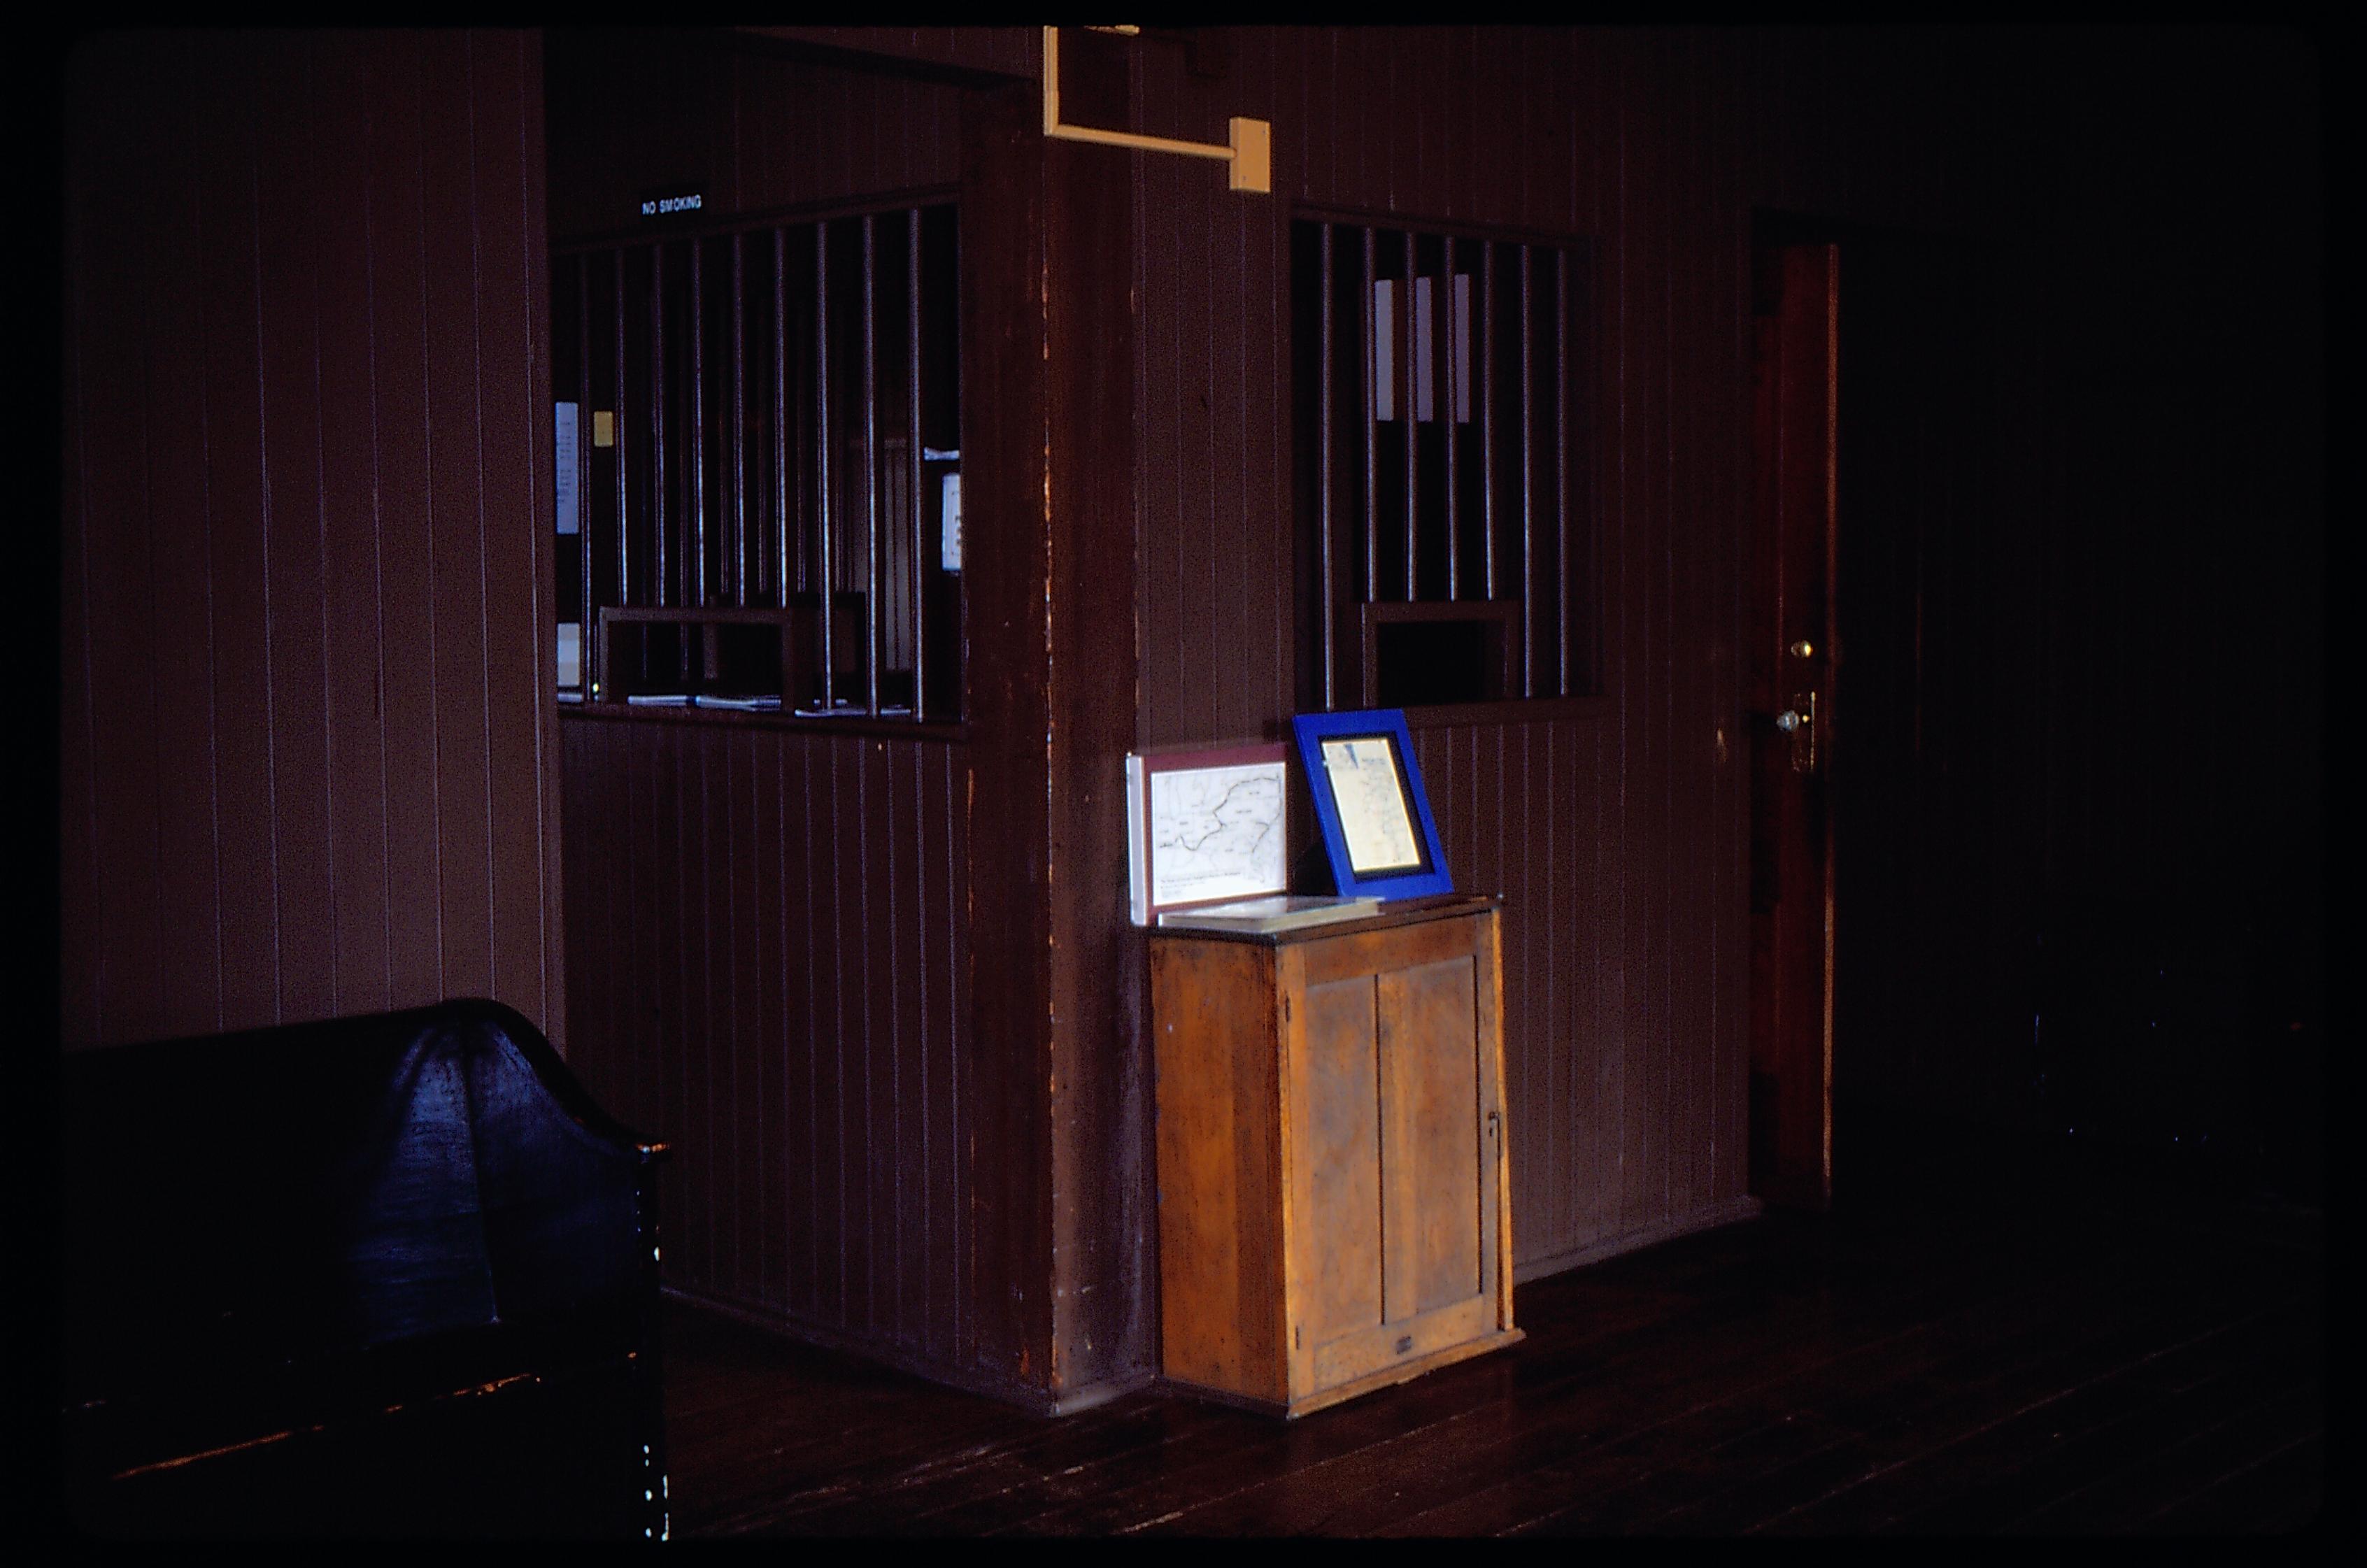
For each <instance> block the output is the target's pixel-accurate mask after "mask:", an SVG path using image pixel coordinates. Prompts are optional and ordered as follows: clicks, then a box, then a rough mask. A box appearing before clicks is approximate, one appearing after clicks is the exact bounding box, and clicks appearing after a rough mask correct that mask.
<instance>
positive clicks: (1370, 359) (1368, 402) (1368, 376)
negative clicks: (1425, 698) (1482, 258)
mask: <svg viewBox="0 0 2367 1568" xmlns="http://www.w3.org/2000/svg"><path fill="white" fill-rule="evenodd" d="M1375 244H1376V240H1375V239H1374V237H1373V231H1371V230H1370V229H1367V230H1365V248H1364V257H1365V287H1364V290H1363V292H1362V293H1361V294H1359V295H1358V298H1359V299H1362V300H1363V301H1364V315H1365V352H1364V353H1363V354H1362V355H1358V358H1359V360H1360V361H1361V362H1362V364H1363V367H1364V374H1365V443H1364V445H1365V603H1366V604H1371V603H1372V602H1373V601H1375V600H1376V599H1378V598H1379V597H1380V596H1381V523H1380V510H1379V509H1380V462H1379V447H1380V426H1379V424H1378V423H1377V421H1378V419H1379V410H1378V409H1377V408H1376V406H1375V405H1376V399H1377V395H1378V393H1377V389H1376V385H1375V384H1376V381H1377V380H1378V379H1379V376H1380V370H1379V367H1378V366H1377V365H1376V362H1375V361H1376V355H1377V354H1378V353H1379V352H1380V351H1379V346H1378V345H1379V344H1380V342H1381V331H1382V322H1383V321H1384V320H1385V319H1386V318H1384V317H1383V316H1382V315H1381V313H1380V304H1379V301H1378V299H1377V297H1376V294H1375V292H1374V288H1373V270H1374V269H1373V247H1374V245H1375Z"/></svg>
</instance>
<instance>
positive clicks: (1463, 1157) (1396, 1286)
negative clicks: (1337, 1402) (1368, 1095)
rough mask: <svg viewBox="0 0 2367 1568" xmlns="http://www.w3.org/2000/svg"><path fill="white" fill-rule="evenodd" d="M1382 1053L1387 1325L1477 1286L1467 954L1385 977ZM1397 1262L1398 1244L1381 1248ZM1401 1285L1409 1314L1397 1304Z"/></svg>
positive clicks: (1481, 1233) (1475, 1118)
mask: <svg viewBox="0 0 2367 1568" xmlns="http://www.w3.org/2000/svg"><path fill="white" fill-rule="evenodd" d="M1380 992H1381V995H1380V1004H1381V1037H1382V1060H1383V1065H1384V1067H1385V1069H1386V1076H1385V1078H1384V1080H1383V1081H1384V1083H1385V1084H1386V1086H1387V1090H1386V1092H1387V1094H1388V1096H1389V1097H1390V1099H1391V1100H1393V1101H1394V1103H1393V1104H1392V1105H1391V1107H1390V1108H1389V1111H1388V1113H1387V1126H1388V1127H1389V1129H1390V1131H1391V1132H1392V1133H1394V1134H1397V1136H1398V1138H1399V1144H1398V1146H1396V1147H1394V1148H1391V1147H1388V1146H1387V1145H1384V1146H1383V1148H1382V1150H1381V1165H1382V1171H1383V1179H1385V1180H1386V1181H1387V1183H1388V1187H1389V1191H1390V1196H1391V1198H1392V1199H1393V1200H1394V1201H1392V1202H1391V1203H1390V1205H1389V1206H1388V1208H1387V1210H1385V1211H1384V1215H1383V1224H1384V1225H1385V1226H1387V1228H1390V1229H1393V1230H1397V1231H1399V1233H1400V1234H1402V1235H1403V1236H1404V1239H1405V1255H1404V1263H1403V1267H1404V1268H1405V1269H1406V1274H1405V1275H1404V1276H1402V1277H1401V1276H1399V1275H1397V1274H1394V1273H1393V1274H1392V1275H1391V1276H1390V1278H1389V1280H1388V1281H1387V1285H1386V1286H1385V1287H1384V1289H1385V1291H1386V1292H1387V1294H1388V1296H1389V1298H1390V1299H1389V1303H1388V1315H1389V1318H1390V1320H1391V1321H1392V1322H1394V1321H1396V1320H1397V1319H1399V1318H1400V1317H1404V1316H1408V1315H1411V1314H1418V1313H1425V1312H1430V1311H1433V1310H1434V1309H1436V1308H1439V1307H1443V1306H1448V1305H1452V1304H1454V1303H1458V1302H1462V1301H1466V1300H1468V1299H1469V1298H1470V1297H1472V1296H1476V1295H1478V1294H1479V1293H1480V1292H1481V1291H1482V1290H1483V1288H1484V1281H1483V1279H1482V1273H1481V1267H1480V1257H1481V1252H1482V1249H1483V1247H1484V1246H1485V1244H1486V1242H1487V1241H1488V1240H1489V1226H1488V1225H1487V1224H1485V1223H1484V1222H1485V1219H1486V1216H1485V1215H1483V1214H1482V1213H1481V1211H1480V1160H1481V1154H1482V1150H1481V1146H1480V1136H1479V1131H1480V1125H1479V1124H1480V1106H1479V1090H1480V1074H1479V1046H1478V1041H1479V1032H1478V1013H1477V1010H1476V1007H1475V1002H1476V999H1477V996H1478V990H1477V976H1476V975H1475V974H1474V971H1473V965H1472V961H1471V959H1470V958H1469V957H1468V956H1463V957H1457V958H1453V959H1447V960H1444V961H1443V962H1440V963H1435V964H1421V965H1420V966H1419V967H1416V968H1410V969H1400V970H1397V971H1395V972H1393V973H1391V974H1387V975H1384V976H1381V980H1380ZM1389 1255H1390V1261H1391V1262H1392V1263H1397V1262H1398V1261H1399V1256H1400V1255H1399V1248H1398V1247H1390V1248H1389ZM1400 1291H1402V1292H1403V1297H1402V1299H1403V1300H1404V1303H1405V1305H1406V1306H1407V1307H1408V1308H1409V1309H1410V1310H1409V1311H1400V1310H1399V1301H1400V1299H1401V1298H1400V1294H1399V1292H1400Z"/></svg>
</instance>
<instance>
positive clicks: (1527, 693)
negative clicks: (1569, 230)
mask: <svg viewBox="0 0 2367 1568" xmlns="http://www.w3.org/2000/svg"><path fill="white" fill-rule="evenodd" d="M1291 267H1292V309H1291V321H1292V328H1291V331H1292V349H1293V356H1294V370H1295V384H1296V397H1297V408H1296V411H1295V420H1296V430H1297V440H1296V442H1295V444H1294V445H1295V462H1296V468H1297V476H1296V478H1297V499H1298V516H1299V520H1300V524H1299V537H1298V561H1299V570H1298V581H1299V584H1300V595H1299V615H1298V624H1299V626H1300V637H1299V644H1300V646H1299V660H1298V669H1299V680H1298V688H1299V690H1298V699H1299V705H1300V706H1301V707H1302V708H1322V709H1327V710H1330V709H1342V708H1357V707H1418V706H1425V705H1457V704H1471V703H1494V702H1506V701H1515V700H1521V699H1530V698H1541V697H1568V696H1580V695H1586V694H1591V693H1592V692H1593V691H1595V690H1596V681H1595V663H1596V660H1595V652H1594V649H1595V641H1594V638H1595V632H1596V628H1595V626H1594V625H1593V617H1592V616H1591V614H1590V613H1589V610H1590V606H1591V603H1592V592H1593V589H1592V577H1593V569H1592V563H1593V533H1592V528H1591V522H1590V519H1591V508H1590V506H1589V505H1588V502H1587V484H1586V480H1587V475H1586V472H1585V470H1584V468H1583V467H1582V465H1581V463H1580V446H1579V411H1578V408H1577V398H1578V394H1579V390H1580V386H1581V365H1580V355H1581V353H1582V350H1583V338H1582V334H1581V332H1580V325H1581V323H1582V322H1583V321H1584V320H1585V319H1586V313H1585V309H1584V303H1583V301H1584V298H1585V293H1586V288H1587V276H1586V270H1585V265H1584V258H1583V255H1582V254H1580V253H1579V252H1577V251H1575V250H1574V249H1572V248H1570V247H1567V246H1557V245H1552V244H1546V243H1534V242H1528V241H1523V240H1515V239H1510V238H1499V237H1489V236H1485V235H1477V236H1475V235H1468V234H1453V233H1445V232H1434V231H1415V230H1409V229H1395V228H1377V227H1374V226H1372V225H1369V224H1360V223H1353V222H1333V221H1328V220H1316V219H1300V220H1296V221H1294V222H1293V224H1292V244H1291Z"/></svg>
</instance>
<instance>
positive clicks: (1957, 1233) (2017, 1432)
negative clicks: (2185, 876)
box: [666, 1178, 2326, 1537]
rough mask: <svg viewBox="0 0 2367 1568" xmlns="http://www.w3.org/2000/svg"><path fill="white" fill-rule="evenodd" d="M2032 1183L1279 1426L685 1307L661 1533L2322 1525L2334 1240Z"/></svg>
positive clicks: (1717, 1236) (1584, 1304) (1778, 1244)
mask: <svg viewBox="0 0 2367 1568" xmlns="http://www.w3.org/2000/svg"><path fill="white" fill-rule="evenodd" d="M2049 1180H2052V1178H2050V1179H2049ZM2046 1185H2047V1183H2045V1182H2041V1183H2039V1184H2037V1186H2036V1187H2035V1188H2033V1185H2032V1184H2029V1183H2025V1184H2024V1185H2023V1186H2022V1188H2020V1189H2018V1190H2017V1191H2016V1192H2015V1193H2014V1194H2012V1195H2002V1196H2001V1195H1999V1193H1997V1192H1994V1191H1984V1190H1979V1188H1978V1187H1977V1185H1976V1188H1975V1189H1973V1190H1965V1189H1964V1188H1962V1187H1957V1188H1951V1189H1947V1190H1931V1189H1927V1188H1923V1187H1919V1186H1917V1185H1916V1184H1915V1183H1912V1182H1908V1183H1903V1184H1898V1185H1894V1186H1891V1187H1889V1188H1888V1189H1887V1190H1886V1193H1885V1200H1886V1201H1878V1202H1877V1201H1866V1202H1863V1203H1861V1204H1860V1205H1859V1206H1857V1207H1856V1208H1855V1209H1852V1208H1850V1207H1848V1206H1844V1207H1843V1208H1842V1209H1841V1210H1840V1211H1839V1212H1838V1213H1835V1214H1833V1215H1831V1216H1825V1217H1810V1216H1803V1215H1794V1214H1780V1213H1778V1214H1770V1215H1768V1216H1766V1217H1763V1218H1761V1219H1759V1220H1755V1221H1751V1222H1749V1223H1746V1224H1738V1225H1733V1226H1728V1227H1727V1228H1725V1229H1723V1230H1719V1231H1716V1232H1711V1233H1707V1234H1703V1235H1694V1236H1690V1237H1686V1238H1683V1239H1681V1240H1678V1241H1675V1242H1671V1243H1668V1244H1666V1245H1663V1246H1660V1247H1653V1248H1650V1249H1648V1250H1647V1251H1643V1252H1640V1253H1635V1254H1630V1255H1627V1256H1625V1257H1623V1258H1614V1259H1613V1260H1611V1261H1609V1262H1606V1263H1602V1264H1598V1265H1596V1266H1594V1267H1591V1268H1588V1269H1578V1270H1575V1271H1573V1272H1570V1273H1567V1274H1563V1275H1559V1276H1557V1277H1555V1278H1552V1279H1548V1280H1538V1281H1536V1282H1535V1283H1532V1284H1529V1285H1524V1286H1523V1287H1521V1288H1520V1290H1519V1292H1518V1294H1517V1297H1516V1300H1515V1314H1516V1317H1517V1319H1518V1321H1519V1322H1520V1324H1521V1325H1522V1326H1523V1328H1525V1329H1526V1330H1527V1331H1528V1335H1529V1337H1528V1339H1527V1340H1526V1341H1525V1342H1524V1343H1523V1344H1521V1345H1518V1346H1515V1347H1513V1348H1511V1349H1510V1350H1507V1351H1505V1352H1503V1353H1501V1354H1499V1355H1495V1356H1491V1357H1486V1358H1482V1359H1478V1360H1476V1361H1470V1362H1466V1363H1464V1364H1462V1365H1460V1366H1456V1367H1452V1368H1448V1369H1446V1370H1444V1371H1439V1372H1436V1373H1433V1374H1432V1375H1431V1376H1429V1377H1427V1378H1423V1379H1421V1380H1418V1381H1416V1382H1411V1383H1408V1384H1405V1385H1403V1386H1401V1387H1399V1388H1396V1389H1392V1390H1388V1391H1386V1392H1384V1393H1377V1394H1374V1395H1371V1396H1368V1397H1366V1398H1364V1399H1362V1400H1358V1401H1354V1402H1353V1403H1351V1404H1346V1405H1342V1406H1338V1407H1335V1408H1333V1409H1331V1410H1327V1411H1324V1412H1321V1413H1319V1414H1318V1415H1316V1416H1310V1417H1308V1418H1307V1419H1305V1420H1303V1421H1300V1422H1297V1423H1294V1424H1290V1425H1287V1426H1285V1425H1283V1424H1281V1423H1277V1422H1274V1421H1269V1420H1265V1419H1263V1418H1260V1417H1256V1416H1248V1415H1244V1414H1242V1413H1240V1412H1237V1411H1233V1410H1228V1409H1221V1408H1217V1407H1213V1406H1208V1405H1204V1404H1196V1403H1193V1402H1191V1401H1188V1400H1184V1399H1181V1398H1176V1397H1172V1396H1168V1395H1164V1394H1162V1393H1157V1392H1146V1393H1138V1394H1135V1395H1131V1396H1129V1397H1127V1398H1125V1399H1123V1400H1120V1401H1117V1402H1116V1403H1113V1404H1108V1405H1104V1406H1103V1407H1101V1408H1099V1409H1096V1410H1092V1411H1088V1412H1085V1413H1083V1414H1082V1415H1077V1416H1068V1417H1065V1418H1062V1419H1059V1420H1050V1419H1044V1418H1039V1417H1036V1416H1029V1415H1026V1414H1024V1413H1021V1412H1018V1411H1014V1410H1013V1409H1011V1408H1009V1407H1007V1406H1004V1405H1001V1404H996V1403H994V1402H992V1401H990V1400H987V1399H983V1398H978V1397H973V1396H971V1395H968V1394H965V1393H956V1392H951V1391H948V1390H946V1389H943V1388H939V1387H936V1386H934V1385H932V1384H929V1383H926V1382H920V1381H918V1380H916V1379H912V1378H909V1377H906V1376H903V1375H901V1374H900V1373H896V1372H891V1371H884V1370H880V1369H878V1368H874V1367H870V1366H867V1365H866V1364H864V1363H861V1362H858V1361H855V1360H853V1359H848V1358H845V1357H842V1356H839V1355H835V1354H832V1353H829V1352H825V1351H821V1350H817V1349H813V1348H808V1347H805V1346H801V1345H798V1344H796V1343H793V1342H790V1341H787V1340H783V1339H779V1338H776V1337H771V1336H769V1335H766V1334H764V1333H762V1332H759V1331H756V1330H753V1329H750V1328H747V1327H744V1326H742V1325H737V1324H733V1323H730V1322H728V1321H725V1320H723V1319H720V1318H718V1317H715V1316H713V1315H711V1314H706V1313H702V1312H699V1311H697V1310H695V1309H692V1308H688V1307H685V1306H680V1305H676V1306H675V1307H674V1308H673V1309H672V1319H671V1324H670V1327H669V1332H668V1338H667V1342H666V1353H667V1356H668V1358H669V1359H668V1364H667V1382H668V1423H669V1425H668V1431H669V1442H670V1444H671V1447H672V1495H673V1498H674V1532H675V1534H676V1536H677V1537H685V1536H687V1537H731V1536H751V1535H753V1536H765V1535H883V1536H884V1535H950V1536H967V1535H983V1534H992V1533H1011V1534H1033V1535H1046V1534H1057V1535H1086V1536H1102V1535H1121V1534H1129V1533H1134V1532H1143V1533H1147V1534H1178V1535H1198V1536H1224V1535H1291V1534H1315V1535H1329V1536H1365V1535H1440V1534H1444V1535H1458V1536H1476V1535H1490V1534H1504V1533H1512V1534H1544V1535H1551V1534H1562V1533H1569V1534H1600V1533H1646V1534H1706V1535H1737V1534H1746V1533H1767V1534H1823V1535H1838V1534H1869V1533H1885V1532H1903V1533H1908V1534H1951V1535H1954V1534H1994V1533H2007V1534H2016V1533H2044V1534H2056V1533H2085V1532H2133V1533H2154V1532H2168V1533H2207V1532H2281V1531H2289V1530H2296V1529H2310V1528H2313V1527H2314V1526H2315V1524H2316V1518H2317V1515H2318V1511H2319V1507H2320V1503H2321V1498H2322V1495H2323V1481H2324V1470H2325V1422H2326V1395H2325V1365H2326V1362H2325V1310H2324V1300H2325V1291H2324V1278H2325V1276H2324V1269H2325V1265H2324V1239H2323V1231H2322V1227H2321V1225H2320V1224H2319V1223H2318V1221H2317V1218H2316V1212H2315V1211H2309V1210H2297V1209H2295V1208H2293V1207H2292V1206H2290V1205H2285V1204H2281V1203H2278V1202H2275V1201H2264V1200H2262V1199H2260V1198H2259V1197H2251V1198H2246V1199H2230V1198H2227V1197H2225V1196H2224V1195H2220V1196H2203V1197H2195V1196H2193V1195H2191V1194H2190V1195H2186V1196H2182V1197H2181V1196H2179V1195H2177V1194H2175V1193H2174V1192H2171V1191H2169V1189H2167V1188H2165V1187H2164V1186H2163V1185H2161V1184H2159V1183H2156V1182H2150V1181H2148V1182H2146V1183H2138V1184H2130V1183H2126V1182H2124V1183H2122V1184H2121V1185H2120V1186H2119V1188H2117V1189H2115V1187H2114V1185H2113V1183H2112V1182H2111V1181H2109V1180H2107V1181H2095V1180H2089V1181H2086V1182H2084V1183H2083V1184H2081V1185H2079V1187H2078V1190H2077V1191H2076V1192H2073V1193H2067V1192H2063V1191H2049V1190H2044V1188H2045V1187H2046Z"/></svg>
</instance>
